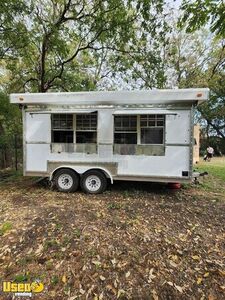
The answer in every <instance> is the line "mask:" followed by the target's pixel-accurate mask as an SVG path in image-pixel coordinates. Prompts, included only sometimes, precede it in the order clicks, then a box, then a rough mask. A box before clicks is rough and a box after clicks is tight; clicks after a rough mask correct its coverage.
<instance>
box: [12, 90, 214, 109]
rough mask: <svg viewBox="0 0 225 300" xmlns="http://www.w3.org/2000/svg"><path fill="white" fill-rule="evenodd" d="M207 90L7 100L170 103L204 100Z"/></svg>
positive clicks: (44, 95)
mask: <svg viewBox="0 0 225 300" xmlns="http://www.w3.org/2000/svg"><path fill="white" fill-rule="evenodd" d="M208 97H209V89H203V88H199V89H174V90H171V89H170V90H169V89H168V90H140V91H107V92H106V91H93V92H69V93H25V94H11V95H10V102H11V103H18V104H31V105H35V104H37V105H38V104H62V105H64V104H75V105H83V104H86V105H88V104H89V105H90V104H91V105H95V104H96V105H114V104H136V105H138V104H173V103H184V102H186V103H190V104H191V103H195V104H199V103H201V102H203V101H206V100H207V99H208Z"/></svg>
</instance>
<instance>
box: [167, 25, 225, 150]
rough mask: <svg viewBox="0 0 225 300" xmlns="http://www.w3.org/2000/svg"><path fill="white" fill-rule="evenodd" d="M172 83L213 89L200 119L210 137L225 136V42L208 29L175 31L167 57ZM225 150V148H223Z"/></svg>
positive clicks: (183, 86) (169, 82)
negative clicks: (211, 33) (213, 36)
mask: <svg viewBox="0 0 225 300" xmlns="http://www.w3.org/2000/svg"><path fill="white" fill-rule="evenodd" d="M166 59H167V61H168V69H169V71H170V77H169V78H168V84H170V86H171V85H172V86H177V87H179V88H201V87H208V88H209V89H210V98H209V101H208V102H206V103H204V104H202V105H199V106H198V107H197V114H196V119H197V120H198V122H200V123H201V124H202V126H203V127H205V131H206V134H207V136H208V137H210V136H217V137H220V139H222V140H223V141H224V140H225V68H224V67H225V43H224V41H223V40H222V39H219V38H218V37H217V38H212V36H211V35H210V34H209V33H207V30H201V31H198V32H195V33H192V34H188V33H185V32H184V31H183V30H181V29H179V28H178V29H177V31H175V30H174V31H173V36H172V37H171V43H170V47H169V48H168V52H167V57H166ZM223 151H224V150H223Z"/></svg>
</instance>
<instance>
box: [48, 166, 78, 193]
mask: <svg viewBox="0 0 225 300" xmlns="http://www.w3.org/2000/svg"><path fill="white" fill-rule="evenodd" d="M54 182H55V185H56V188H57V190H58V191H60V192H67V193H70V192H75V191H76V190H77V189H78V186H79V176H78V175H77V174H76V173H75V172H74V171H72V170H70V169H61V170H59V171H57V172H56V174H55V176H54Z"/></svg>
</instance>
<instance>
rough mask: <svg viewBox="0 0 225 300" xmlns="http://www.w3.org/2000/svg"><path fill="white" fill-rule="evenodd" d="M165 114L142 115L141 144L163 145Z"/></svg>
mask: <svg viewBox="0 0 225 300" xmlns="http://www.w3.org/2000/svg"><path fill="white" fill-rule="evenodd" d="M164 127H165V116H164V115H141V116H140V141H141V144H151V145H162V144H163V143H164Z"/></svg>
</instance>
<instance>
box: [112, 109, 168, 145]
mask: <svg viewBox="0 0 225 300" xmlns="http://www.w3.org/2000/svg"><path fill="white" fill-rule="evenodd" d="M144 115H146V116H148V117H149V116H156V118H155V123H156V124H157V116H159V115H160V116H162V118H163V125H161V126H147V127H143V126H141V116H144ZM118 116H119V117H123V116H124V117H127V116H135V117H136V119H137V126H136V127H137V130H136V131H125V130H124V131H115V117H118ZM113 121H114V124H113V144H117V145H124V144H118V143H115V133H127V134H129V133H135V132H136V134H137V143H136V144H133V145H140V146H165V132H166V115H164V114H160V113H159V114H137V115H114V119H113ZM142 128H146V129H148V128H162V129H163V141H162V143H161V144H145V143H141V129H142Z"/></svg>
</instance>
